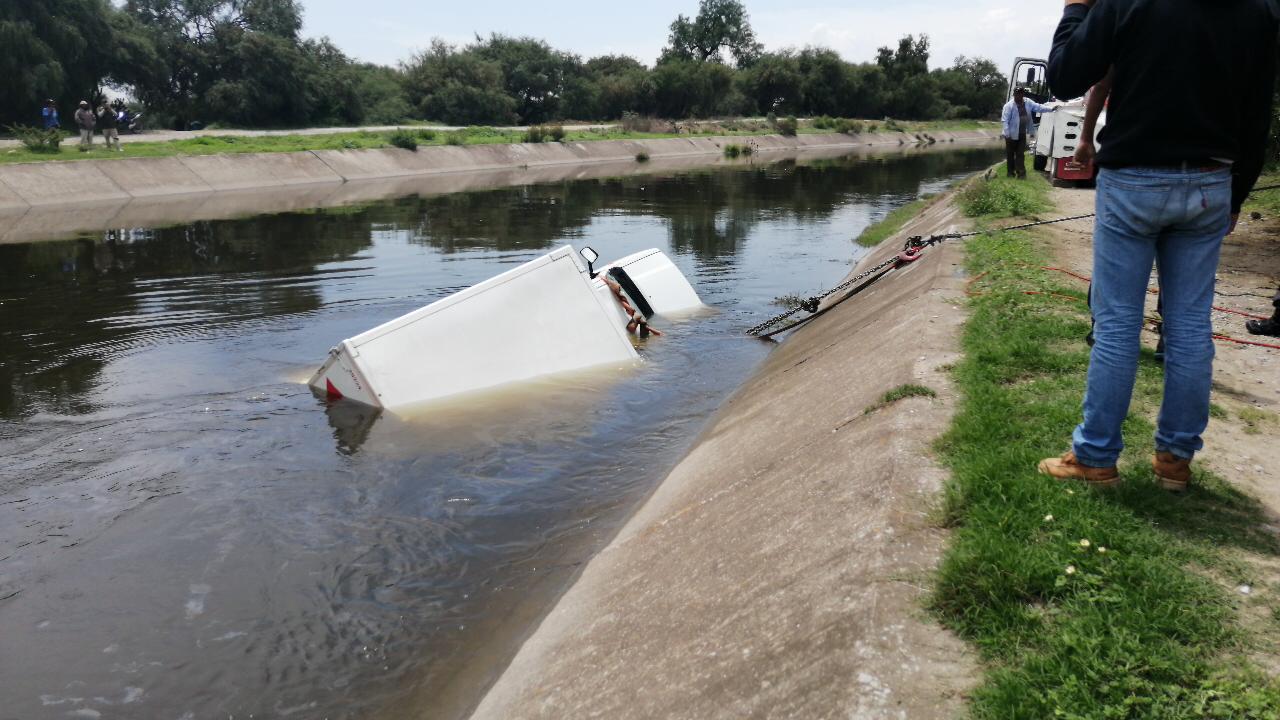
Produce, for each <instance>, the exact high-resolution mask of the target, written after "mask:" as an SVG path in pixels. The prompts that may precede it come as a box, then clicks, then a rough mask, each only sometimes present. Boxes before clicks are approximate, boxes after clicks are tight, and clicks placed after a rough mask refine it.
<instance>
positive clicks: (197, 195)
mask: <svg viewBox="0 0 1280 720" xmlns="http://www.w3.org/2000/svg"><path fill="white" fill-rule="evenodd" d="M995 135H996V133H995V132H994V131H985V130H974V131H965V132H954V133H950V132H936V133H930V137H932V138H933V139H934V140H935V141H936V143H937V144H935V145H933V147H935V148H936V147H939V146H943V147H953V143H977V142H989V141H991V140H992V139H993V138H994V137H995ZM921 137H923V135H922V136H921ZM918 143H919V140H918V139H917V137H916V136H915V135H908V134H904V133H875V134H868V135H841V134H826V135H800V136H796V137H783V136H780V135H764V136H749V137H748V136H744V137H688V138H670V139H660V140H602V141H595V142H577V143H542V144H514V145H467V146H448V145H444V146H431V147H422V148H419V149H418V150H417V151H416V152H412V151H408V150H401V149H397V148H388V149H380V150H323V151H313V152H300V153H261V154H254V153H245V154H225V155H199V156H177V157H169V158H132V159H121V160H83V161H72V162H46V163H25V164H14V165H0V242H29V241H33V240H39V239H46V238H55V237H61V236H66V235H68V234H73V233H78V232H92V231H99V230H108V229H113V228H131V227H152V226H155V225H161V224H172V223H180V222H190V221H195V220H213V219H221V218H226V217H240V216H246V215H252V214H258V213H264V212H283V211H289V210H296V209H300V208H313V207H336V206H339V205H345V204H350V203H353V202H368V201H371V200H378V199H385V198H388V197H395V196H397V195H406V194H415V193H416V194H430V193H434V192H456V191H458V190H467V189H474V188H476V187H494V186H500V185H511V184H520V183H528V182H539V181H543V180H550V179H577V178H580V177H590V176H603V175H602V173H603V174H627V173H633V172H644V171H652V170H654V169H661V168H665V167H681V166H689V165H692V164H709V163H711V162H720V161H722V160H723V154H724V147H725V146H726V145H728V144H738V145H746V144H750V145H752V146H754V148H755V150H756V152H758V153H760V154H762V155H764V156H765V157H766V158H769V159H773V158H777V157H782V156H785V155H786V154H788V153H789V154H803V153H824V152H825V153H843V152H856V151H876V150H880V151H888V150H891V149H896V148H900V147H910V146H914V145H916V144H918ZM641 153H644V154H646V155H648V156H649V158H650V159H651V162H650V163H638V162H636V159H635V158H636V156H637V155H639V154H641ZM485 175H488V177H483V176H485Z"/></svg>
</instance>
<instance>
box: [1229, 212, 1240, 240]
mask: <svg viewBox="0 0 1280 720" xmlns="http://www.w3.org/2000/svg"><path fill="white" fill-rule="evenodd" d="M1239 219H1240V213H1231V227H1229V228H1227V234H1228V235H1230V234H1231V233H1233V232H1235V231H1236V221H1237V220H1239Z"/></svg>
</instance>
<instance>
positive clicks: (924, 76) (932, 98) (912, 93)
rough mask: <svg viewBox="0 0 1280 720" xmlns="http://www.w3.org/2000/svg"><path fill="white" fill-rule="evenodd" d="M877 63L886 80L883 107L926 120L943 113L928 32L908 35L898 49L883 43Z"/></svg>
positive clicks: (904, 116)
mask: <svg viewBox="0 0 1280 720" xmlns="http://www.w3.org/2000/svg"><path fill="white" fill-rule="evenodd" d="M876 64H877V65H879V66H880V68H881V69H882V70H883V71H884V74H885V78H886V80H887V85H886V90H885V95H884V99H885V102H884V111H885V112H886V113H887V114H889V115H890V116H892V117H899V118H911V119H919V120H925V119H929V118H935V117H940V116H941V115H942V113H943V111H944V110H945V108H946V103H944V102H942V100H941V98H940V97H939V95H938V88H937V84H936V83H935V82H934V80H933V78H932V77H931V76H930V75H929V36H928V35H921V36H920V37H919V38H916V37H915V36H913V35H907V36H906V37H903V38H902V39H901V40H899V41H898V48H897V50H891V49H889V48H887V47H882V48H880V50H879V51H878V53H877V56H876Z"/></svg>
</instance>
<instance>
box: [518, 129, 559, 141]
mask: <svg viewBox="0 0 1280 720" xmlns="http://www.w3.org/2000/svg"><path fill="white" fill-rule="evenodd" d="M564 136H565V132H564V126H563V125H533V126H531V127H530V128H529V129H528V130H526V131H525V132H524V138H523V140H524V141H525V142H527V143H541V142H563V141H564Z"/></svg>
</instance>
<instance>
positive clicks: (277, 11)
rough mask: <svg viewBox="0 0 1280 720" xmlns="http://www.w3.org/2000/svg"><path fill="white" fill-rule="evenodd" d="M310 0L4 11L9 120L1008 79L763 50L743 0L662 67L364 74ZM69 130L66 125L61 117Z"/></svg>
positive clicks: (936, 114) (930, 87)
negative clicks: (101, 103)
mask: <svg viewBox="0 0 1280 720" xmlns="http://www.w3.org/2000/svg"><path fill="white" fill-rule="evenodd" d="M302 13H303V8H302V5H301V3H300V2H299V0H126V2H124V4H123V5H122V6H116V5H115V4H113V3H112V2H110V1H109V0H5V2H3V3H0V47H2V48H5V49H4V51H3V52H0V97H3V98H5V99H6V101H5V102H4V103H0V124H14V123H22V124H31V125H34V124H36V122H37V119H38V115H39V108H40V107H41V106H42V105H43V104H44V100H45V99H46V98H53V99H55V100H56V101H58V103H59V106H60V107H61V108H63V112H64V115H66V114H69V112H68V111H69V109H71V108H73V107H74V106H75V104H76V103H77V102H78V101H79V100H81V99H90V100H94V101H96V100H98V99H100V98H101V97H102V95H103V93H104V91H105V90H106V89H108V88H111V89H113V90H115V91H116V92H119V93H124V94H126V95H128V96H129V97H131V98H133V99H134V100H135V101H136V102H137V103H138V104H139V105H141V106H142V108H143V109H144V111H145V112H146V113H147V114H148V115H149V116H150V117H151V122H150V124H151V126H152V127H157V126H166V127H175V128H185V127H189V126H190V125H191V124H192V123H195V122H199V123H202V124H209V123H223V124H230V125H239V126H247V127H302V126H317V125H330V124H333V125H346V124H389V123H398V122H403V121H410V120H432V121H440V122H446V123H449V124H455V125H507V124H521V125H528V124H538V123H545V122H554V121H563V120H616V119H619V118H622V117H624V116H625V115H628V114H635V115H638V116H656V117H664V118H672V119H683V118H699V117H712V116H732V115H756V114H759V115H764V114H768V113H776V114H778V115H784V114H787V115H813V116H816V115H829V116H836V117H862V118H880V117H886V116H889V117H894V118H901V119H920V120H928V119H940V118H990V117H994V116H995V115H996V113H997V112H998V111H999V108H1000V106H1001V104H1002V103H1003V101H1004V98H1005V88H1006V86H1005V78H1004V75H1003V74H1002V73H1001V72H1000V70H999V68H998V67H997V66H996V65H995V63H993V62H992V61H990V60H986V59H982V58H965V57H960V58H956V60H955V62H954V63H953V64H952V66H951V67H948V68H943V69H935V70H930V69H929V64H928V63H929V56H930V55H929V53H930V51H929V39H928V37H927V36H923V35H921V36H918V37H917V36H907V37H904V38H902V39H901V40H900V41H899V42H898V44H897V46H896V47H884V48H881V49H880V50H879V52H878V54H877V57H876V58H875V60H874V61H869V62H862V63H853V62H849V61H846V60H844V59H843V58H841V57H840V55H839V54H838V53H836V52H835V51H833V50H830V49H826V48H817V47H806V48H803V49H794V50H793V49H784V50H777V51H766V50H765V49H764V48H763V47H762V46H761V44H760V43H759V42H758V41H757V40H756V37H755V33H754V31H753V30H752V28H751V24H750V21H749V18H748V15H747V12H746V9H745V7H744V6H743V5H742V3H740V2H738V0H701V3H700V6H699V9H698V13H697V15H695V16H694V17H692V18H690V17H686V16H684V15H681V16H679V17H677V18H676V20H675V21H674V22H673V23H672V24H671V29H670V36H669V37H668V43H667V46H666V47H665V48H664V49H663V51H662V54H661V56H660V57H659V58H657V59H656V61H655V62H654V63H653V64H652V65H646V64H645V63H643V62H641V61H640V60H637V59H635V58H632V57H627V56H622V55H605V56H600V57H593V58H588V59H585V60H584V59H583V58H581V57H580V56H578V55H575V54H573V53H569V52H564V51H561V50H557V49H555V48H553V47H551V46H550V45H548V44H547V43H546V42H545V41H542V40H538V39H534V38H528V37H509V36H504V35H491V36H489V37H488V38H482V37H476V39H475V40H474V41H473V42H472V43H470V44H466V45H462V46H456V45H450V44H448V43H445V42H443V41H439V40H437V41H435V42H433V43H432V44H431V46H430V47H429V48H427V49H425V50H423V51H421V52H418V53H416V54H415V55H414V56H412V57H411V58H409V59H407V60H405V61H404V62H402V63H401V64H400V65H399V66H398V67H394V68H392V67H385V66H380V65H375V64H370V63H361V62H357V61H355V60H353V59H352V58H350V57H348V56H347V55H345V54H344V53H343V52H342V51H341V50H340V49H339V48H338V47H337V46H335V45H334V44H333V43H332V42H331V41H330V40H329V39H328V38H321V39H306V38H303V37H301V34H300V32H301V29H302ZM64 124H66V120H65V117H64Z"/></svg>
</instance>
